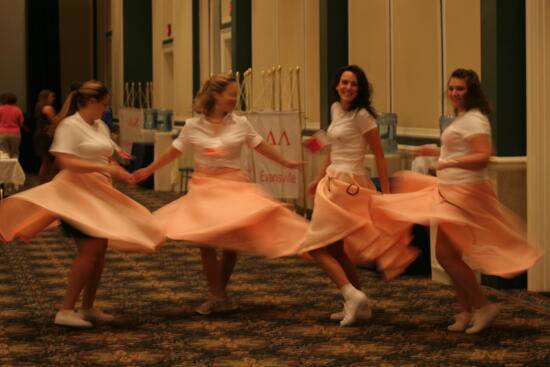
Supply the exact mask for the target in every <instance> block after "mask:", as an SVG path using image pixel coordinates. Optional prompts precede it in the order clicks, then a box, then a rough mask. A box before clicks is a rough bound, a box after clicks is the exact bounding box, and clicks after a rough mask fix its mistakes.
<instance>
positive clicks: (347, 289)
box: [340, 283, 358, 299]
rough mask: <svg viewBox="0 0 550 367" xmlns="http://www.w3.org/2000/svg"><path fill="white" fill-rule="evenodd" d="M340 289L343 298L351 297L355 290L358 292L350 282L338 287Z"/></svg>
mask: <svg viewBox="0 0 550 367" xmlns="http://www.w3.org/2000/svg"><path fill="white" fill-rule="evenodd" d="M340 291H341V292H342V296H344V299H349V298H351V297H353V295H354V294H355V292H358V290H357V288H355V287H354V286H353V285H352V284H351V283H348V284H346V285H345V286H343V287H342V288H340Z"/></svg>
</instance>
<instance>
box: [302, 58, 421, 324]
mask: <svg viewBox="0 0 550 367" xmlns="http://www.w3.org/2000/svg"><path fill="white" fill-rule="evenodd" d="M333 90H334V92H335V102H334V103H333V104H332V106H331V118H332V121H331V124H330V126H329V128H328V132H327V135H328V138H329V142H330V153H329V156H328V159H327V161H326V164H325V167H324V169H323V170H321V172H320V174H319V176H318V177H317V179H315V180H314V181H313V182H312V183H311V184H310V185H309V188H308V193H309V194H310V195H313V194H315V202H314V209H313V216H312V220H311V225H310V228H309V231H308V235H307V238H306V240H305V243H304V245H303V247H302V248H301V249H300V251H301V252H304V253H305V252H308V253H309V254H310V255H311V256H312V257H313V259H315V261H316V262H317V263H318V264H319V265H320V266H321V268H323V270H324V271H325V272H326V273H327V274H328V276H329V277H330V278H331V279H332V281H333V282H334V283H335V284H336V285H337V286H338V288H340V290H341V291H342V295H343V297H344V301H345V302H344V311H343V312H341V313H335V314H332V315H331V319H339V320H341V321H340V325H341V326H347V325H351V324H353V323H354V322H355V320H356V319H358V318H360V319H367V318H370V316H371V310H370V307H369V304H368V299H367V296H366V295H365V293H363V292H362V291H361V285H360V282H359V276H358V274H357V271H356V269H355V264H354V263H372V262H375V263H376V264H377V265H378V267H379V269H380V270H381V271H382V272H383V273H384V275H385V277H386V278H392V277H394V276H396V275H398V274H399V273H401V272H402V271H403V270H404V269H405V267H406V266H407V265H408V264H409V263H410V262H412V260H414V258H415V257H416V256H417V251H416V250H414V249H412V248H410V247H408V246H407V244H408V242H409V236H408V234H407V233H406V232H403V233H400V234H397V235H394V236H388V235H387V234H385V233H383V232H381V231H379V230H378V229H377V228H376V227H375V225H374V222H373V220H372V217H371V213H370V210H369V207H370V202H371V197H372V196H377V195H379V194H378V193H377V191H376V188H375V186H374V184H373V183H372V181H371V180H370V178H369V176H368V174H367V172H366V170H365V166H364V159H365V154H366V153H367V149H368V147H370V149H371V150H372V152H373V154H374V156H375V160H376V166H377V169H378V174H379V178H380V185H381V189H382V192H383V193H389V191H390V189H389V183H388V175H387V166H386V160H385V158H384V151H383V149H382V144H381V142H380V137H379V135H378V129H377V125H376V119H375V116H376V112H375V111H374V108H373V106H372V105H371V100H370V97H371V89H370V85H369V82H368V79H367V76H366V75H365V72H364V71H363V70H362V69H361V68H359V67H358V66H355V65H349V66H346V67H344V68H342V69H340V70H339V71H338V73H337V74H336V78H335V81H334V85H333ZM352 260H353V261H352Z"/></svg>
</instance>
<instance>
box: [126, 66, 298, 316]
mask: <svg viewBox="0 0 550 367" xmlns="http://www.w3.org/2000/svg"><path fill="white" fill-rule="evenodd" d="M237 93H238V91H237V83H236V80H235V78H234V77H233V76H231V75H228V74H218V75H214V76H212V77H211V78H210V79H208V80H207V81H206V82H205V83H204V84H203V85H202V88H201V89H200V91H199V92H198V93H197V96H196V98H195V105H194V108H195V111H196V112H198V113H199V115H198V116H197V117H193V118H190V119H187V120H186V122H185V126H184V127H183V128H182V129H181V132H180V134H179V136H178V138H177V139H176V140H174V142H173V144H172V146H171V147H170V148H168V149H167V150H166V151H165V152H164V153H163V154H162V155H161V156H160V157H159V158H157V159H156V160H155V161H154V162H153V163H151V164H150V165H149V166H147V167H146V168H143V169H141V170H138V171H136V172H134V177H135V178H136V181H138V182H139V181H142V180H144V179H146V178H147V177H148V176H149V175H151V174H152V173H153V172H155V171H156V170H158V169H159V168H161V167H163V166H165V165H167V164H168V163H170V162H172V161H173V160H175V159H176V158H177V157H179V156H180V155H181V154H182V153H183V152H185V151H186V150H188V149H191V150H192V151H193V154H194V158H195V172H194V174H193V176H192V178H191V182H190V185H189V192H188V193H187V194H186V195H184V196H183V197H181V198H180V199H178V200H175V201H173V202H171V203H169V204H167V205H166V206H164V207H162V208H161V209H159V210H158V211H156V212H155V213H154V215H155V217H156V218H157V219H158V220H159V221H160V222H161V223H162V225H163V227H164V228H165V231H166V235H167V237H169V238H172V239H177V240H182V241H187V242H192V243H194V244H197V245H198V246H200V251H201V257H202V264H203V269H204V272H205V274H206V279H207V282H208V288H209V297H208V299H207V300H206V302H204V303H203V304H201V305H200V306H198V307H197V308H196V309H195V310H196V311H197V312H198V313H200V314H203V315H207V314H210V313H214V312H222V311H230V310H233V309H236V308H237V307H238V306H237V304H236V303H235V301H234V300H233V299H231V298H230V297H229V296H228V294H227V292H226V287H227V284H228V282H229V278H230V277H231V274H232V272H233V268H234V266H235V263H236V260H237V252H243V253H248V254H254V255H261V256H267V257H279V256H287V255H294V254H296V252H297V249H298V247H299V245H300V243H301V242H302V241H303V238H304V235H305V232H306V229H307V221H306V220H304V219H303V218H301V217H300V216H298V215H296V214H295V213H293V212H292V211H290V210H289V209H288V208H287V207H286V205H285V204H283V203H281V202H278V201H276V200H274V199H273V198H272V197H271V196H270V195H269V194H268V193H267V192H265V191H264V190H263V189H262V188H261V187H260V186H259V185H257V184H255V183H251V182H250V181H249V180H248V178H247V177H246V174H245V173H244V172H243V171H242V170H241V150H242V148H243V147H244V146H247V147H248V148H250V149H254V150H255V151H257V152H258V153H260V154H262V155H264V156H266V157H267V158H269V159H271V160H273V161H275V162H277V163H279V164H281V165H282V166H284V167H287V168H298V167H299V166H301V165H302V162H299V161H291V160H287V159H285V158H283V157H282V156H281V154H280V153H279V152H278V151H276V150H275V149H273V148H272V147H271V146H270V145H269V144H268V143H266V142H265V141H264V140H263V138H262V137H261V136H260V135H259V134H258V133H257V132H256V131H255V130H254V128H253V127H252V125H251V124H250V122H249V121H248V119H247V118H246V117H244V116H239V115H237V114H235V113H234V112H233V109H234V107H235V104H236V102H237ZM218 248H219V249H222V255H221V258H218V256H217V252H216V249H218Z"/></svg>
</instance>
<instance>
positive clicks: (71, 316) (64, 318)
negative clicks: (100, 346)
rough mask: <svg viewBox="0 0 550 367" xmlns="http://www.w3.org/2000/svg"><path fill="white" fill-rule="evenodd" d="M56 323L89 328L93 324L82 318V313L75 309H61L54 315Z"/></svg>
mask: <svg viewBox="0 0 550 367" xmlns="http://www.w3.org/2000/svg"><path fill="white" fill-rule="evenodd" d="M54 323H55V324H56V325H64V326H72V327H81V328H89V327H92V326H94V325H93V324H92V323H91V322H89V321H86V320H84V319H83V318H82V315H81V314H80V313H78V312H76V311H75V310H61V311H58V312H57V314H56V315H55V320H54Z"/></svg>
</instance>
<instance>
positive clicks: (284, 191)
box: [246, 112, 302, 199]
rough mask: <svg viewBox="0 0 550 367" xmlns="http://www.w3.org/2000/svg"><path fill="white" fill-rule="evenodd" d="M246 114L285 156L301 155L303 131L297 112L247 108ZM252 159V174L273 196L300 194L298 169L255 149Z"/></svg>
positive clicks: (294, 197)
mask: <svg viewBox="0 0 550 367" xmlns="http://www.w3.org/2000/svg"><path fill="white" fill-rule="evenodd" d="M246 116H247V117H248V120H249V121H250V123H251V124H252V126H253V127H254V128H255V129H256V131H257V132H258V133H259V134H260V135H261V136H262V137H263V138H264V140H265V141H266V142H267V143H268V144H271V145H272V146H273V147H274V148H275V149H276V150H278V151H279V152H280V153H281V154H282V155H283V157H285V158H286V159H290V160H301V159H302V135H301V130H300V117H299V115H298V112H248V113H246ZM246 151H248V149H247V150H246ZM246 154H248V153H246ZM253 162H254V163H253V164H252V167H248V172H249V176H250V178H251V179H255V181H256V182H257V183H259V184H260V185H262V186H263V187H264V188H265V189H266V190H267V191H269V192H270V193H271V194H273V196H275V197H277V198H284V199H297V198H298V197H299V189H298V188H299V187H300V186H299V185H300V181H301V175H300V171H299V170H297V169H288V168H284V167H283V166H281V165H280V164H278V163H275V162H273V161H271V160H270V159H267V158H265V157H264V156H262V155H261V154H258V153H257V152H254V153H253Z"/></svg>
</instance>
